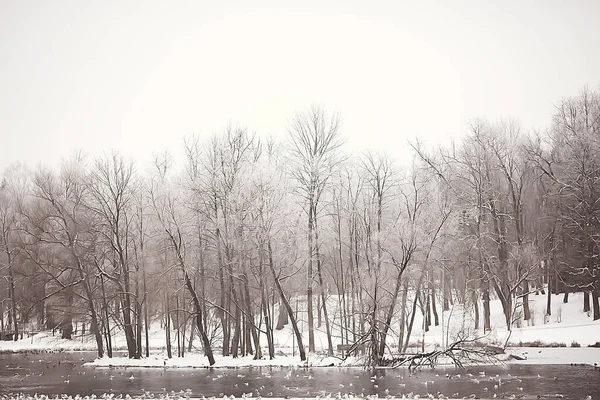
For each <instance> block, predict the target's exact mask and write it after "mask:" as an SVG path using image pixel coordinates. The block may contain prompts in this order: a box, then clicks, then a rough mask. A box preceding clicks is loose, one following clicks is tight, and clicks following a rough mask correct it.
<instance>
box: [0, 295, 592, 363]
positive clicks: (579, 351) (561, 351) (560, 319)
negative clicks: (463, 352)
mask: <svg viewBox="0 0 600 400" xmlns="http://www.w3.org/2000/svg"><path fill="white" fill-rule="evenodd" d="M562 299H563V296H562V295H555V296H553V298H552V315H551V316H549V317H545V316H544V314H545V306H546V296H543V295H539V296H536V295H532V296H531V297H530V308H531V310H532V320H531V321H529V322H527V323H525V322H523V321H521V322H520V323H517V324H515V325H516V326H515V327H513V329H512V331H511V332H509V331H508V330H507V329H506V327H505V326H504V315H503V313H502V307H501V304H500V302H499V301H497V300H493V301H492V302H491V324H492V331H491V332H489V333H487V334H484V333H483V331H482V330H481V329H480V330H479V331H474V329H473V327H474V322H473V318H474V317H473V311H472V310H469V309H463V306H461V305H456V306H454V307H452V309H451V310H450V311H446V312H444V313H443V318H442V314H441V313H440V325H439V326H432V327H431V328H430V330H429V331H428V332H426V333H425V334H424V335H423V330H422V318H421V316H420V315H417V316H416V318H415V322H414V328H413V333H412V335H411V340H410V342H411V344H413V345H415V346H419V347H420V341H421V340H423V338H424V340H425V348H426V349H429V350H430V349H434V348H436V347H438V348H439V347H440V346H441V345H442V344H445V343H449V342H452V341H454V340H455V339H456V338H457V337H459V336H461V335H462V336H463V337H465V336H467V337H483V338H484V340H485V341H488V342H490V343H493V344H499V345H503V344H504V343H506V342H507V341H508V344H509V346H512V347H515V348H511V349H509V352H512V353H515V354H521V355H524V356H525V357H527V360H526V361H519V362H522V363H524V362H527V363H538V364H539V363H541V364H556V363H559V364H571V363H585V364H594V363H598V364H600V354H599V353H600V349H597V348H587V347H586V346H588V345H592V344H595V343H596V342H600V321H592V318H591V317H590V316H589V315H587V313H584V312H583V311H582V310H583V294H581V293H575V294H572V295H571V296H570V299H569V302H568V303H566V304H565V303H563V302H562ZM328 306H329V310H330V316H333V318H334V319H335V320H336V324H332V325H333V334H334V339H333V341H334V348H335V347H336V344H338V343H341V339H340V335H339V329H338V328H337V325H339V323H337V322H338V321H339V316H338V314H337V313H338V310H337V299H335V298H333V297H332V298H330V301H329V302H328ZM442 319H443V322H442ZM299 320H300V321H299V326H300V329H301V330H302V331H303V337H304V338H306V339H305V341H306V342H307V336H308V335H307V332H305V328H306V325H307V324H306V323H305V321H303V320H302V312H300V318H299ZM397 324H398V323H397V322H396V326H397ZM519 325H520V327H519ZM396 332H397V329H394V322H393V323H392V328H391V332H390V334H389V338H388V344H389V345H390V347H391V348H392V349H395V348H397V345H396V343H397V342H398V338H397V336H396ZM171 338H172V341H173V345H174V346H175V345H176V336H175V334H174V333H173V334H172V335H171ZM533 342H539V344H541V345H546V346H549V345H551V344H554V345H555V346H559V345H560V346H565V347H564V348H527V349H522V348H518V346H520V345H527V344H530V343H533ZM261 343H263V345H266V339H264V338H262V339H261ZM307 344H308V343H305V346H306V345H307ZM315 344H316V349H317V354H309V355H308V358H309V359H308V364H309V365H312V366H320V365H339V364H340V362H341V359H340V358H337V357H333V358H325V357H324V356H322V355H319V354H322V352H323V351H324V350H325V349H326V348H327V337H326V334H325V327H324V326H322V327H321V328H318V329H317V331H316V332H315ZM294 345H295V337H294V335H293V332H292V329H291V326H289V325H288V326H286V327H285V328H284V329H283V330H281V331H276V332H275V347H276V350H277V357H276V358H275V360H268V359H262V360H253V358H252V357H251V356H250V357H240V358H236V359H234V358H231V357H221V356H218V355H217V354H215V358H216V366H220V367H226V366H232V367H236V366H250V365H256V366H258V365H262V366H264V365H277V366H295V365H301V362H300V359H299V357H298V353H297V349H296V350H295V349H294V348H293V347H294ZM576 345H579V346H582V347H581V348H577V347H571V346H576ZM150 346H151V348H152V349H154V351H153V354H151V356H150V357H149V358H148V359H143V360H129V359H126V358H122V357H115V358H112V359H109V358H104V359H101V360H96V361H95V362H94V365H97V366H101V365H103V366H108V365H129V366H134V365H135V366H140V367H142V366H146V367H164V366H165V365H166V366H172V367H182V366H194V367H203V366H208V362H207V360H206V358H205V357H203V356H201V355H200V354H198V353H197V352H192V353H188V354H186V356H185V358H177V357H174V358H172V359H167V358H166V357H165V355H164V353H163V351H162V350H163V349H164V347H165V334H164V330H163V329H161V328H160V326H154V327H153V329H152V330H151V332H150ZM113 347H114V348H116V349H125V348H126V344H125V339H124V337H123V335H122V334H117V335H115V337H114V339H113ZM174 349H176V348H175V347H174ZM73 350H90V351H94V350H95V342H94V339H93V337H91V336H85V337H76V338H75V339H73V340H65V339H60V338H59V336H58V334H57V335H56V336H53V335H52V334H51V333H49V332H42V333H39V334H37V335H34V336H32V337H30V338H24V339H22V340H19V341H17V342H0V352H3V351H8V352H11V351H13V352H19V351H73ZM294 352H295V356H294V355H293V353H294ZM174 353H176V350H174ZM263 353H264V354H267V350H266V349H263ZM337 356H340V354H337ZM352 362H357V361H356V360H347V361H346V364H345V365H349V364H352Z"/></svg>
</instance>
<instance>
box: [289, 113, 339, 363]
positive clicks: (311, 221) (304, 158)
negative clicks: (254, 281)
mask: <svg viewBox="0 0 600 400" xmlns="http://www.w3.org/2000/svg"><path fill="white" fill-rule="evenodd" d="M288 132H289V135H290V152H291V157H292V159H293V160H294V163H293V167H292V168H293V169H292V171H291V174H292V176H293V177H294V178H295V179H296V181H297V183H298V188H299V191H300V193H301V195H302V198H303V207H304V211H305V212H306V213H307V215H308V230H307V239H308V258H307V272H306V274H307V290H306V295H307V308H308V348H309V351H311V352H314V351H315V332H314V314H313V280H314V278H315V277H314V270H313V268H314V266H315V265H316V268H317V279H318V282H319V289H320V295H321V302H322V305H323V311H324V316H325V328H326V330H327V341H328V353H329V354H330V355H331V354H333V344H332V342H331V328H330V326H329V318H328V315H327V303H326V297H325V290H324V287H323V273H322V258H321V254H320V252H319V228H318V221H319V218H318V216H319V210H320V200H321V196H322V195H323V192H324V190H325V188H326V186H327V184H328V181H329V179H330V177H331V176H332V170H333V169H334V168H335V167H336V166H337V165H338V164H339V163H340V162H341V158H340V157H339V149H340V147H341V146H342V138H341V131H340V118H339V116H338V115H337V114H333V115H331V116H330V115H328V114H327V113H326V112H325V110H324V109H323V108H321V107H318V106H315V105H313V106H311V107H310V108H309V109H308V110H307V111H305V112H303V113H299V114H298V115H296V117H295V118H294V119H293V120H292V121H291V123H290V126H289V128H288Z"/></svg>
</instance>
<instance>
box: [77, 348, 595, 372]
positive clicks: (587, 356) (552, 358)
mask: <svg viewBox="0 0 600 400" xmlns="http://www.w3.org/2000/svg"><path fill="white" fill-rule="evenodd" d="M513 355H516V356H519V358H523V359H522V360H520V359H515V358H513V357H511V356H513ZM498 362H499V363H505V364H548V365H549V364H554V365H571V364H577V365H582V364H583V365H589V366H593V365H594V364H600V348H593V347H590V348H537V347H518V348H509V349H507V352H506V354H503V355H500V357H499V360H498ZM486 364H488V363H474V365H486ZM448 365H451V364H450V363H448V364H446V363H441V364H440V365H439V366H448ZM84 366H87V367H100V368H113V367H115V368H116V367H126V368H249V367H293V368H298V367H300V368H315V367H316V368H323V367H338V368H339V367H341V368H363V363H362V360H361V359H360V358H354V357H349V358H348V359H346V360H341V359H340V358H337V357H322V356H318V355H312V356H309V359H308V363H307V362H302V361H300V360H299V359H298V357H291V356H280V357H276V358H275V359H273V360H267V359H260V360H254V359H253V358H252V357H250V356H249V357H239V358H231V357H222V356H221V357H216V363H215V365H213V366H212V367H210V366H209V365H208V361H207V360H206V358H205V357H204V356H202V355H199V354H192V355H189V356H187V357H184V358H171V359H169V358H165V357H164V356H163V355H154V356H150V357H149V358H142V359H139V360H135V359H130V358H127V357H117V358H108V357H104V358H101V359H96V360H94V361H92V362H88V363H85V364H84Z"/></svg>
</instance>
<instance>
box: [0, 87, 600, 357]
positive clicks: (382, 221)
mask: <svg viewBox="0 0 600 400" xmlns="http://www.w3.org/2000/svg"><path fill="white" fill-rule="evenodd" d="M548 120H549V128H548V129H547V130H546V131H544V132H532V131H531V130H530V129H529V128H528V127H522V126H520V124H519V122H518V121H517V120H497V121H488V120H481V119H474V120H472V121H471V122H470V123H469V124H468V128H467V129H466V132H465V133H464V135H463V136H462V138H461V139H460V140H459V141H458V142H456V143H453V144H452V145H451V146H447V147H430V146H426V145H425V144H423V143H421V142H420V141H419V140H418V139H415V140H413V141H411V142H409V143H406V146H407V148H410V150H411V155H410V159H408V160H395V159H394V158H393V157H392V156H391V155H390V154H389V153H385V152H381V153H349V152H348V151H347V149H346V148H345V146H344V132H343V124H342V121H343V115H337V114H335V113H333V112H332V111H331V110H326V109H323V108H321V107H319V106H311V107H308V108H307V109H306V110H303V111H301V112H299V113H298V114H297V115H292V116H290V119H289V124H288V128H287V135H286V136H285V139H283V140H281V141H276V140H272V139H265V138H262V137H259V136H258V135H256V134H254V133H252V131H251V130H250V129H246V128H237V127H236V128H233V127H232V128H230V129H227V130H226V131H224V132H220V133H217V134H215V135H214V136H212V137H210V138H208V139H200V138H198V137H194V136H190V137H188V138H187V139H186V140H185V142H184V143H181V146H183V148H184V149H185V159H184V160H174V159H173V158H172V157H171V156H170V155H169V154H166V153H165V154H156V155H155V157H154V163H153V167H152V168H151V169H150V170H147V169H146V168H145V167H144V168H141V166H139V165H136V164H135V163H134V162H133V161H132V160H128V159H126V158H125V157H123V156H122V155H121V154H119V152H118V151H115V152H113V153H111V154H106V155H104V156H102V157H99V158H96V159H92V158H89V157H86V156H85V155H82V154H73V155H72V157H70V158H68V159H66V160H63V161H62V163H61V165H60V167H59V168H56V169H53V168H48V167H38V168H35V169H31V166H26V165H21V164H18V165H13V166H11V167H9V168H8V169H6V170H5V171H3V173H2V176H1V177H0V247H1V255H0V277H1V278H2V279H0V299H1V300H2V302H1V303H0V324H1V326H0V331H12V332H14V333H15V336H14V338H15V340H16V339H17V337H19V335H20V334H21V332H22V330H23V329H29V330H31V329H34V330H37V329H52V330H54V331H55V332H56V334H57V335H62V337H64V338H71V337H72V336H73V332H74V330H75V329H77V330H79V331H80V332H81V331H83V332H89V333H91V334H92V335H93V336H94V338H95V341H96V344H97V352H98V356H104V355H107V356H112V350H113V345H112V342H113V335H114V333H115V331H116V330H118V331H122V332H124V334H125V336H126V339H127V350H128V355H129V357H131V358H140V357H143V356H148V351H149V346H148V327H149V326H150V324H161V326H163V327H165V328H170V329H165V346H167V352H168V355H169V356H170V357H175V356H184V355H185V353H186V352H188V351H190V350H191V349H193V348H197V349H200V350H201V351H203V352H204V354H205V355H206V357H207V358H208V360H209V362H210V364H211V365H212V364H213V363H214V354H222V355H225V356H232V357H238V356H243V355H248V354H253V355H254V357H256V358H261V357H269V358H273V357H275V346H274V343H273V332H274V330H276V329H281V328H282V327H283V326H284V325H286V324H288V323H289V324H291V326H292V328H293V330H294V332H295V340H296V343H297V345H298V346H299V350H300V352H299V355H300V358H301V359H302V360H304V359H305V358H306V352H309V351H315V337H314V331H315V329H316V328H319V329H322V330H324V331H325V332H326V333H327V337H328V341H327V347H328V348H327V351H328V353H329V354H332V353H333V352H334V351H335V349H334V347H333V344H334V343H342V344H353V343H356V342H361V343H365V344H367V345H368V346H367V347H368V349H369V351H370V353H369V354H370V356H371V357H372V359H373V361H374V362H377V361H378V360H380V359H382V358H383V356H384V354H385V353H386V352H387V351H389V348H388V345H389V344H390V343H389V337H390V330H393V331H394V332H397V335H395V336H394V337H396V336H397V337H398V343H396V345H397V346H398V348H399V349H400V350H405V349H406V348H407V347H408V345H409V343H410V341H411V335H413V333H412V330H413V326H414V319H415V315H417V314H422V315H423V316H424V317H425V329H428V327H429V326H431V325H438V324H440V323H441V322H440V314H441V312H442V311H443V310H448V309H449V308H450V307H451V305H452V304H454V303H458V304H463V305H465V307H469V308H470V309H472V310H473V313H474V316H475V319H474V326H473V327H472V328H473V329H483V330H484V331H489V330H490V329H491V327H490V299H494V298H497V299H499V300H500V303H501V304H502V308H503V312H504V315H505V322H506V326H507V328H508V329H509V330H510V329H511V328H512V327H513V326H515V324H520V323H523V322H524V321H527V320H529V319H530V318H531V310H530V309H529V306H528V298H529V296H530V295H532V294H534V293H544V294H546V295H547V296H548V297H547V299H548V300H547V301H548V307H547V310H546V312H547V313H548V314H549V313H550V310H551V307H550V304H551V301H555V300H554V298H552V297H551V296H550V295H551V294H553V293H565V297H567V296H568V293H569V292H573V291H583V292H584V293H585V297H584V299H585V304H583V305H582V307H583V308H584V311H589V315H590V317H589V318H590V319H593V320H598V319H600V305H599V296H600V259H599V251H600V89H593V90H592V89H588V88H585V89H583V90H581V92H580V93H578V94H575V95H573V96H572V97H569V98H565V99H562V100H559V101H558V102H557V103H556V109H555V113H554V115H549V116H548ZM395 129H398V128H395ZM392 131H393V129H391V130H390V132H392ZM175 161H177V162H175ZM175 165H183V166H184V167H183V168H181V169H178V168H176V167H175ZM332 299H335V302H336V304H338V306H337V307H336V310H338V312H335V313H333V312H332V310H330V309H329V308H328V305H329V304H331V301H332ZM565 301H566V298H565ZM298 303H300V304H301V308H302V309H305V310H306V312H305V313H297V312H296V307H297V304H298ZM300 318H301V319H302V320H303V321H304V322H305V323H306V324H307V326H308V336H307V337H304V336H303V335H302V332H301V331H300V329H299V326H298V324H299V321H298V319H300ZM393 318H399V320H400V321H401V322H400V325H399V326H392V319H393ZM334 328H335V329H334ZM334 331H335V332H340V334H339V335H340V336H339V337H332V335H334V334H333V332H334ZM171 334H175V335H177V337H176V338H175V340H173V338H171V337H170V335H171ZM336 335H337V333H336ZM413 339H414V338H413ZM265 340H266V343H264V341H265ZM171 343H176V348H175V346H174V345H173V348H172V346H171ZM265 349H266V350H267V353H266V354H263V351H264V350H265Z"/></svg>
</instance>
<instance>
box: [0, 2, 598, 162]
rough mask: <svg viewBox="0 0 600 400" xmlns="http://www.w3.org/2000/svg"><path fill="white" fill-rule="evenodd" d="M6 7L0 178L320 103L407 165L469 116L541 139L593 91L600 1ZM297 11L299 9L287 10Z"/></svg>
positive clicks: (146, 148)
mask: <svg viewBox="0 0 600 400" xmlns="http://www.w3.org/2000/svg"><path fill="white" fill-rule="evenodd" d="M286 3H288V2H284V1H272V2H260V1H239V2H231V1H223V2H217V1H190V2H186V1H154V0H152V1H150V0H144V1H136V2H134V1H93V0H90V1H80V0H74V1H66V0H57V1H42V0H38V1H26V0H12V1H9V0H0V139H1V140H0V169H4V168H5V167H6V166H7V165H9V164H10V163H13V162H15V161H24V162H26V163H28V164H29V165H30V166H31V167H35V165H36V164H37V163H38V162H42V163H45V164H47V163H52V164H56V163H57V162H58V161H59V160H60V158H61V157H65V156H68V155H69V154H70V153H72V152H73V151H74V150H76V149H79V150H83V151H84V152H87V153H90V154H92V155H97V154H100V153H101V152H103V151H110V149H113V148H114V149H118V150H120V151H122V152H123V153H125V154H128V155H131V156H133V157H135V158H137V159H139V160H140V162H141V163H142V166H143V164H144V163H147V162H148V160H149V159H150V158H151V156H152V154H153V152H162V151H164V150H169V151H171V152H173V153H175V154H177V152H178V151H179V149H180V148H181V145H182V140H183V139H182V138H183V137H184V136H185V135H190V134H198V135H201V136H209V135H212V134H214V133H216V132H220V131H223V130H224V129H225V128H226V127H227V126H228V125H230V124H231V125H238V126H246V127H248V129H250V130H252V131H256V132H257V133H258V134H261V135H267V134H272V135H275V136H279V135H284V134H285V132H286V126H287V121H288V120H289V119H290V118H291V117H292V116H293V115H294V114H295V113H296V112H297V111H299V110H301V109H303V108H305V107H307V106H308V105H310V104H311V103H320V104H322V105H323V106H325V107H326V108H327V109H329V110H337V111H338V112H339V113H340V115H341V117H342V119H343V131H344V133H345V135H346V137H347V138H348V145H349V146H351V147H354V148H367V147H369V148H375V149H378V148H379V149H386V150H387V151H389V152H390V153H392V154H396V155H398V156H402V154H404V153H403V148H405V146H406V140H407V139H408V138H412V137H415V136H420V137H423V138H428V139H429V140H431V141H439V140H445V139H447V138H449V137H456V136H458V135H460V134H461V132H464V131H465V129H466V126H467V122H468V120H469V119H471V118H474V117H485V118H488V119H491V120H494V119H497V118H500V117H514V118H517V119H519V120H520V121H521V123H522V125H523V127H524V128H527V129H533V128H536V129H543V128H545V127H546V126H547V125H548V124H549V121H550V117H551V114H552V112H553V107H554V104H556V102H557V101H558V100H559V99H560V98H561V97H563V96H568V95H574V94H576V93H577V92H578V91H579V90H580V89H581V88H582V87H583V86H584V85H586V84H589V85H590V86H597V85H598V84H600V51H599V50H600V23H599V22H598V19H599V17H600V1H597V0H592V1H578V0H573V1H514V2H513V1H497V2H495V3H496V5H492V4H488V3H492V2H490V1H472V2H459V1H437V2H427V1H417V0H412V1H398V0H396V1H389V2H379V1H361V2H350V1H343V2H341V1H340V2H339V4H337V3H334V2H329V1H311V0H308V1H307V0H302V1H297V2H289V5H284V4H286ZM294 3H295V4H298V5H293V4H294Z"/></svg>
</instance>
